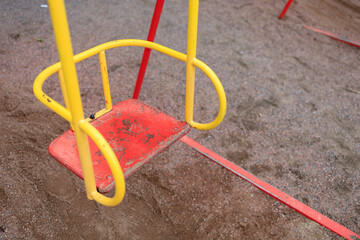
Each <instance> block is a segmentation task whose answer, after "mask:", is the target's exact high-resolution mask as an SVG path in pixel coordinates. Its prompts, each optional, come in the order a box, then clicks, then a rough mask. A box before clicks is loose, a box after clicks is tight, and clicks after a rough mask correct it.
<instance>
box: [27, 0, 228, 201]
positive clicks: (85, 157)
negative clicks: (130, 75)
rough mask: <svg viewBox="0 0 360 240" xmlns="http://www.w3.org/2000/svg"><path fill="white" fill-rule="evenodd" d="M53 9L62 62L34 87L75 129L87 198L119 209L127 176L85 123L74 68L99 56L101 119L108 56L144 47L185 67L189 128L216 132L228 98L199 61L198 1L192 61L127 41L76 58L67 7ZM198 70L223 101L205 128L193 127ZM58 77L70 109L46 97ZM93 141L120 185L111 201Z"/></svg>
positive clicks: (55, 3)
mask: <svg viewBox="0 0 360 240" xmlns="http://www.w3.org/2000/svg"><path fill="white" fill-rule="evenodd" d="M48 4H49V9H50V14H51V19H52V22H53V28H54V34H55V39H56V44H57V48H58V52H59V57H60V62H58V63H56V64H54V65H52V66H50V67H48V68H46V69H45V70H44V71H42V72H41V73H40V74H39V75H38V76H37V78H36V79H35V82H34V86H33V90H34V94H35V96H36V97H37V98H38V99H39V100H40V102H42V103H43V104H44V105H46V106H47V107H49V108H50V109H52V110H53V111H54V112H55V113H57V114H58V115H60V116H61V117H63V118H64V119H65V120H67V121H68V122H70V125H71V128H72V129H73V130H74V132H75V138H76V142H77V146H78V150H79V157H80V161H81V167H82V170H83V175H84V182H85V188H86V192H87V196H88V198H89V199H92V200H95V201H97V202H99V203H100V204H103V205H105V206H115V205H117V204H119V203H120V202H121V201H122V199H123V197H124V194H125V181H124V176H123V172H122V169H121V167H120V165H119V162H118V159H117V158H116V156H115V154H114V152H113V150H112V149H111V147H110V145H109V144H108V143H107V141H106V140H105V139H104V137H103V136H102V135H101V134H100V133H99V132H98V131H97V130H96V129H95V128H94V127H93V126H92V125H91V124H90V123H89V121H90V119H85V118H84V113H83V107H82V102H81V96H80V90H79V84H78V80H77V74H76V68H75V63H77V62H80V61H82V60H84V59H87V58H89V57H91V56H94V55H96V54H98V55H99V63H100V71H101V77H102V83H103V90H104V98H105V108H104V109H102V110H100V111H99V112H97V113H96V114H95V117H96V118H98V117H100V116H101V115H103V114H105V113H107V112H109V111H110V110H111V109H112V102H111V94H110V87H109V79H108V72H107V66H106V57H105V51H106V50H109V49H112V48H116V47H123V46H138V47H145V48H150V49H153V50H156V51H158V52H161V53H164V54H166V55H168V56H171V57H174V58H176V59H178V60H181V61H183V62H186V97H185V121H186V122H187V123H188V124H189V125H190V126H192V127H194V128H197V129H200V130H208V129H212V128H215V127H216V126H218V125H219V124H220V123H221V121H222V120H223V119H224V116H225V112H226V97H225V92H224V89H223V87H222V85H221V82H220V80H219V79H218V77H217V76H216V75H215V73H214V72H213V71H212V70H211V69H210V68H209V67H208V66H207V65H206V64H205V63H203V62H202V61H200V60H198V59H196V38H197V19H198V8H199V1H198V0H190V1H189V19H188V21H189V23H188V46H187V55H185V54H183V53H180V52H178V51H175V50H172V49H170V48H167V47H164V46H162V45H159V44H156V43H153V42H149V41H144V40H137V39H123V40H116V41H111V42H107V43H104V44H101V45H98V46H96V47H94V48H91V49H89V50H87V51H84V52H82V53H79V54H77V55H75V56H74V55H73V50H72V45H71V39H70V32H69V28H68V22H67V17H66V10H65V4H64V1H63V0H48ZM196 67H198V68H199V69H201V70H202V71H203V72H204V73H205V74H206V75H207V76H208V77H209V78H210V80H211V81H212V83H213V85H214V87H215V89H216V92H217V94H218V97H219V113H218V115H217V117H216V118H215V120H214V121H212V122H210V123H206V124H203V123H197V122H195V121H193V109H194V107H193V106H194V88H195V68H196ZM54 73H58V77H59V82H60V87H61V91H62V94H63V97H64V102H65V107H64V106H62V105H61V104H59V103H57V102H56V101H55V100H53V99H52V98H50V97H49V96H47V95H46V94H45V93H44V92H43V91H42V85H43V83H44V82H45V80H46V79H47V78H48V77H50V76H51V75H52V74H54ZM88 136H89V137H90V138H91V139H92V140H93V141H94V143H95V144H96V145H97V146H98V147H99V149H100V150H101V152H102V153H103V154H104V157H105V159H106V161H107V163H108V164H109V167H110V169H111V172H112V174H113V177H114V182H115V194H114V196H113V197H112V198H109V197H106V196H104V195H102V194H100V193H99V192H98V191H97V189H96V185H95V178H94V172H93V167H92V161H91V156H90V149H89V143H88Z"/></svg>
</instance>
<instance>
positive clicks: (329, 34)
mask: <svg viewBox="0 0 360 240" xmlns="http://www.w3.org/2000/svg"><path fill="white" fill-rule="evenodd" d="M305 27H306V28H307V29H310V30H312V31H314V32H318V33H321V34H324V35H326V36H328V37H330V38H332V39H334V40H337V41H340V42H343V43H346V44H349V45H351V46H354V47H358V48H360V43H358V42H355V41H352V40H348V39H346V38H343V37H339V36H337V35H335V34H332V33H329V32H325V31H323V30H320V29H316V28H313V27H309V26H305Z"/></svg>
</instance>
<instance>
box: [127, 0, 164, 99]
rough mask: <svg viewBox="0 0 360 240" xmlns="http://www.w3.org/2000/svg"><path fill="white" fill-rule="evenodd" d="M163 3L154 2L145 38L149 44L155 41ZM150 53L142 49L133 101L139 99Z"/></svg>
mask: <svg viewBox="0 0 360 240" xmlns="http://www.w3.org/2000/svg"><path fill="white" fill-rule="evenodd" d="M164 1H165V0H157V1H156V5H155V9H154V14H153V18H152V20H151V25H150V29H149V34H148V37H147V40H148V41H150V42H153V41H154V39H155V35H156V30H157V27H158V25H159V21H160V16H161V12H162V8H163V5H164ZM150 53H151V49H150V48H145V49H144V54H143V58H142V60H141V64H140V69H139V74H138V77H137V80H136V85H135V89H134V94H133V99H138V97H139V94H140V90H141V85H142V83H143V80H144V76H145V72H146V67H147V64H148V61H149V57H150Z"/></svg>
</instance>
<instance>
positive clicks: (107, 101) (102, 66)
mask: <svg viewBox="0 0 360 240" xmlns="http://www.w3.org/2000/svg"><path fill="white" fill-rule="evenodd" d="M99 63H100V72H101V79H102V84H103V90H104V98H105V106H106V109H107V110H111V109H112V102H111V94H110V84H109V76H108V71H107V66H106V57H105V51H101V52H99Z"/></svg>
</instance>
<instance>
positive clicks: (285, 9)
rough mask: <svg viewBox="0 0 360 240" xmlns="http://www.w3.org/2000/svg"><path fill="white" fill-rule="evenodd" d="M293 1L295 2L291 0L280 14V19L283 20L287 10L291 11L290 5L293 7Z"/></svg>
mask: <svg viewBox="0 0 360 240" xmlns="http://www.w3.org/2000/svg"><path fill="white" fill-rule="evenodd" d="M293 1H294V0H289V1H288V2H287V3H286V5H285V7H284V9H283V10H282V12H281V14H280V16H279V19H282V18H283V17H284V16H285V14H286V12H287V10H288V9H289V7H290V5H291V3H292V2H293Z"/></svg>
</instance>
